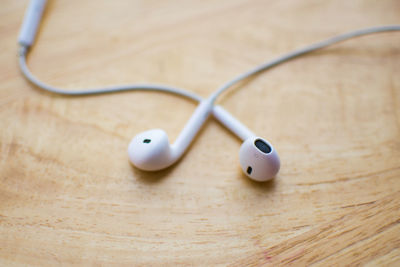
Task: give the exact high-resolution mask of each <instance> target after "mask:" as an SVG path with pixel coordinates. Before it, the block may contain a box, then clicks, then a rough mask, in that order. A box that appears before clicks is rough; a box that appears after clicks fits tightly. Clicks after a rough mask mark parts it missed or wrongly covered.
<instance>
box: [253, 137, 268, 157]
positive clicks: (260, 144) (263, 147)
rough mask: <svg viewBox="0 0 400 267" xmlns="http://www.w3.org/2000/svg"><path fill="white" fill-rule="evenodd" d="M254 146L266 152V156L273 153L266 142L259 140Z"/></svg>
mask: <svg viewBox="0 0 400 267" xmlns="http://www.w3.org/2000/svg"><path fill="white" fill-rule="evenodd" d="M254 145H255V146H256V147H257V148H258V149H259V150H260V151H262V152H264V153H265V154H268V153H271V151H272V149H271V147H270V146H269V145H268V144H267V143H266V142H264V141H263V140H261V139H257V140H256V141H255V142H254Z"/></svg>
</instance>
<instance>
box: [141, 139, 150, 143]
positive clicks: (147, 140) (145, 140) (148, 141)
mask: <svg viewBox="0 0 400 267" xmlns="http://www.w3.org/2000/svg"><path fill="white" fill-rule="evenodd" d="M150 142H151V139H144V140H143V143H145V144H148V143H150Z"/></svg>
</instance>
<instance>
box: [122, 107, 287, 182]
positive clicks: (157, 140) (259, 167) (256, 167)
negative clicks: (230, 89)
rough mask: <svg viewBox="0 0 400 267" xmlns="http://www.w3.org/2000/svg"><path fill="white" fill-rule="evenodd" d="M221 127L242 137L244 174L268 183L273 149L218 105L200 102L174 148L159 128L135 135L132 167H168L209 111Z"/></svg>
mask: <svg viewBox="0 0 400 267" xmlns="http://www.w3.org/2000/svg"><path fill="white" fill-rule="evenodd" d="M211 110H212V113H213V115H214V117H215V118H216V119H217V120H218V121H220V122H221V123H222V124H223V125H224V126H226V127H227V128H228V129H230V130H231V131H232V132H233V133H235V134H236V135H237V136H238V137H239V138H241V139H242V140H243V141H244V143H243V144H242V146H241V147H240V151H239V160H240V165H241V167H242V170H243V172H244V173H245V174H246V175H247V176H248V177H250V178H251V179H253V180H255V181H268V180H270V179H272V178H273V177H275V175H276V174H277V173H278V171H279V167H280V161H279V156H278V154H277V152H276V150H275V149H274V148H273V146H272V145H271V144H270V143H269V142H268V141H266V140H265V139H263V138H260V137H256V136H255V135H254V134H253V133H252V132H251V131H250V130H249V129H248V128H247V127H246V126H244V125H243V124H242V123H240V122H239V121H238V120H237V119H235V118H234V117H233V116H232V115H231V114H229V113H228V112H227V111H226V110H225V109H223V108H222V107H220V106H212V104H211V102H210V101H209V100H203V101H202V102H201V103H200V105H199V106H198V107H197V109H196V110H195V112H194V113H193V115H192V117H191V118H190V120H189V121H188V123H187V124H186V125H185V127H184V129H183V131H182V132H181V134H180V135H179V136H178V138H177V140H176V141H175V143H174V144H173V145H170V143H169V140H168V136H167V134H166V133H165V132H164V131H163V130H161V129H154V130H149V131H146V132H143V133H140V134H138V135H136V136H135V137H134V138H133V139H132V141H131V143H130V144H129V148H128V154H129V158H130V160H131V162H132V164H133V165H135V166H136V167H137V168H139V169H142V170H146V171H157V170H161V169H164V168H166V167H169V166H171V165H172V164H173V163H175V162H176V161H177V160H178V159H179V158H180V157H181V156H182V155H183V153H184V152H185V151H186V149H187V147H188V146H189V145H190V143H191V141H192V140H193V138H194V137H195V135H196V133H197V132H198V131H199V129H200V128H201V126H202V125H203V124H204V122H205V121H206V119H207V117H208V115H209V113H210V112H211Z"/></svg>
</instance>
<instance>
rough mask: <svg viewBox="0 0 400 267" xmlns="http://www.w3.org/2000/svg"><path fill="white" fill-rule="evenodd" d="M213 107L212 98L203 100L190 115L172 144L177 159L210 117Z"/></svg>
mask: <svg viewBox="0 0 400 267" xmlns="http://www.w3.org/2000/svg"><path fill="white" fill-rule="evenodd" d="M212 109H213V103H212V101H211V100H210V99H206V100H202V101H201V102H200V104H199V106H198V107H197V108H196V110H195V111H194V113H193V115H192V117H190V119H189V121H188V122H187V123H186V125H185V127H184V128H183V130H182V132H181V133H180V135H179V136H178V138H177V139H176V141H175V143H174V144H173V145H172V153H173V155H172V156H173V157H174V158H175V159H179V158H180V157H181V156H182V154H183V153H184V152H185V151H186V149H187V147H188V146H189V145H190V143H191V142H192V140H193V139H194V137H195V136H196V134H197V133H198V132H199V130H200V129H201V126H202V125H203V124H204V122H205V121H206V120H207V118H208V117H209V115H210V113H211V111H212Z"/></svg>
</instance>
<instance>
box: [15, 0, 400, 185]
mask: <svg viewBox="0 0 400 267" xmlns="http://www.w3.org/2000/svg"><path fill="white" fill-rule="evenodd" d="M45 5H46V0H31V1H30V4H29V7H28V9H27V11H26V14H25V18H24V21H23V24H22V27H21V31H20V35H19V39H18V43H19V45H20V52H19V66H20V69H21V71H22V73H23V75H24V76H25V78H26V79H27V80H28V81H29V82H31V83H32V84H34V85H36V86H37V87H39V88H41V89H44V90H46V91H49V92H52V93H57V94H62V95H70V96H71V95H72V96H82V95H93V94H103V93H115V92H121V91H132V90H152V91H162V92H168V93H173V94H177V95H180V96H184V97H187V98H190V99H192V100H195V101H198V102H200V104H199V106H198V107H197V108H196V110H195V112H194V113H193V115H192V116H191V118H190V119H189V121H188V122H187V124H186V125H185V127H184V128H183V130H182V132H181V133H180V135H179V136H178V138H177V139H176V141H175V142H174V143H173V144H172V145H171V144H170V143H169V140H168V136H167V134H166V133H165V132H164V131H163V130H160V129H155V130H149V131H146V132H143V133H141V134H138V135H136V136H135V137H134V138H133V139H132V141H131V142H130V144H129V147H128V155H129V159H130V161H131V162H132V164H133V165H135V166H136V167H137V168H139V169H142V170H146V171H156V170H161V169H164V168H167V167H169V166H171V165H172V164H174V163H175V162H176V161H177V160H178V159H179V158H180V157H181V156H182V155H183V154H184V153H185V151H186V149H187V148H188V146H189V145H190V143H191V142H192V140H193V139H194V137H195V136H196V134H197V133H198V131H199V130H200V128H201V127H202V125H203V124H204V123H205V122H206V120H207V118H208V117H209V114H210V113H212V114H213V116H214V117H215V118H216V119H217V120H218V121H219V122H221V123H222V124H223V125H224V126H225V127H226V128H228V129H229V130H231V131H232V132H233V133H235V134H236V135H237V136H238V137H239V138H240V139H241V140H243V141H244V142H243V144H242V145H241V147H240V150H239V161H240V165H241V168H242V170H243V172H244V173H245V174H246V175H247V176H248V177H250V178H251V179H253V180H255V181H268V180H270V179H272V178H273V177H274V176H275V175H276V174H277V173H278V171H279V168H280V160H279V156H278V153H277V152H276V150H275V148H274V147H273V146H272V145H271V144H270V143H269V142H268V141H267V140H265V139H263V138H261V137H257V136H256V135H255V134H253V133H252V132H251V131H250V130H249V129H248V128H247V127H246V126H244V125H243V124H242V123H240V122H239V121H238V120H237V119H235V118H234V117H233V116H232V115H231V114H229V112H227V111H226V110H224V109H223V108H222V107H221V106H218V105H214V103H215V101H216V99H217V97H218V96H219V95H220V94H221V93H223V92H224V91H226V90H227V89H228V88H230V87H231V86H232V85H234V84H236V83H238V82H239V81H242V80H244V79H246V78H248V77H250V76H252V75H255V74H258V73H260V72H262V71H265V70H267V69H269V68H272V67H274V66H276V65H279V64H281V63H283V62H286V61H289V60H291V59H293V58H295V57H298V56H301V55H304V54H307V53H310V52H312V51H315V50H318V49H321V48H324V47H327V46H330V45H332V44H335V43H338V42H341V41H344V40H348V39H351V38H353V37H357V36H361V35H367V34H372V33H378V32H386V31H399V30H400V25H388V26H379V27H372V28H366V29H361V30H357V31H353V32H349V33H345V34H341V35H338V36H336V37H333V38H330V39H328V40H325V41H322V42H318V43H315V44H313V45H310V46H307V47H305V48H302V49H299V50H296V51H293V52H291V53H288V54H286V55H283V56H280V57H278V58H276V59H274V60H271V61H268V62H266V63H264V64H261V65H259V66H257V67H255V68H254V69H252V70H250V71H248V72H245V73H243V74H241V75H239V76H237V77H236V78H234V79H232V80H230V81H228V82H226V83H225V84H224V85H222V86H221V87H220V88H219V89H218V90H216V91H215V93H214V94H212V95H211V96H210V97H209V98H208V99H205V100H203V99H201V98H200V97H199V96H197V95H195V94H193V93H191V92H188V91H185V90H182V89H179V88H174V87H169V86H163V85H154V84H131V85H123V86H113V87H107V88H94V89H81V90H78V91H69V90H65V89H61V88H56V87H53V86H51V85H48V84H46V83H43V82H41V81H40V80H38V79H37V78H36V77H35V76H34V75H33V74H32V73H31V72H30V71H29V69H28V66H27V64H26V57H27V54H28V52H29V49H30V47H31V46H32V44H33V42H34V40H35V36H36V32H37V29H38V26H39V24H40V20H41V17H42V13H43V11H44V8H45Z"/></svg>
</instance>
